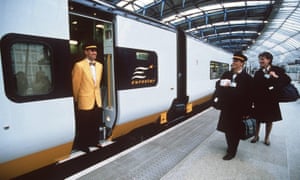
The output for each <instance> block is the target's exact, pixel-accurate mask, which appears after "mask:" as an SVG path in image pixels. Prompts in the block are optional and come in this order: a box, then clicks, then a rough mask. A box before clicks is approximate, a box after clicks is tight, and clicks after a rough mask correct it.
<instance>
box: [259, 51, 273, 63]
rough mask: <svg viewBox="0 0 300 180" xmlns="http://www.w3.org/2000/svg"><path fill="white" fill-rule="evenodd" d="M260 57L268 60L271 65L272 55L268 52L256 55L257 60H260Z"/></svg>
mask: <svg viewBox="0 0 300 180" xmlns="http://www.w3.org/2000/svg"><path fill="white" fill-rule="evenodd" d="M261 57H265V58H267V59H269V60H270V64H272V61H273V55H272V54H271V53H269V52H266V51H265V52H262V53H260V54H259V55H258V58H261Z"/></svg>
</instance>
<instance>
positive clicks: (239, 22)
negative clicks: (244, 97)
mask: <svg viewBox="0 0 300 180" xmlns="http://www.w3.org/2000/svg"><path fill="white" fill-rule="evenodd" d="M108 1H109V2H110V3H113V4H115V5H117V6H119V7H121V8H124V9H127V10H129V11H133V12H136V13H138V14H141V15H144V16H148V17H151V18H154V19H157V20H159V21H161V22H163V23H166V24H170V25H173V26H175V27H177V28H180V29H182V30H184V31H185V32H187V33H190V34H191V35H193V36H194V37H196V38H198V39H200V40H202V41H205V42H207V43H210V44H212V45H214V46H217V47H221V48H222V49H224V50H226V51H229V52H236V51H243V52H244V53H245V54H246V55H247V56H248V59H249V61H250V62H253V63H255V62H257V55H258V54H259V53H260V52H262V51H269V52H271V53H272V54H273V56H274V61H273V62H275V63H277V64H279V63H282V64H284V63H290V62H294V61H295V60H296V59H300V52H299V47H300V34H299V29H300V9H299V4H300V1H299V0H260V1H256V0H244V1H241V0H210V1H207V0H197V1H195V0H108Z"/></svg>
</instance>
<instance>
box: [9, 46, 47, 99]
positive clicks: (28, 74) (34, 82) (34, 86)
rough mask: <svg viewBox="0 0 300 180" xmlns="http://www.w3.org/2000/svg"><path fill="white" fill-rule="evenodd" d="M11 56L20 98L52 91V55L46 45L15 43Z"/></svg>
mask: <svg viewBox="0 0 300 180" xmlns="http://www.w3.org/2000/svg"><path fill="white" fill-rule="evenodd" d="M10 54H11V59H12V71H13V73H14V75H15V85H16V86H15V87H16V92H17V94H18V95H19V96H34V95H43V94H48V93H49V92H50V91H51V89H52V78H51V77H52V74H51V63H50V60H51V53H50V49H49V48H48V47H47V46H46V45H43V44H33V43H15V44H13V45H12V46H11V49H10Z"/></svg>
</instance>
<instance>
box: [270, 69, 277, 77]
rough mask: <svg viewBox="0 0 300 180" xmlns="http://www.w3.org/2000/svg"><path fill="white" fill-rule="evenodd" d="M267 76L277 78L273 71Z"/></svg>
mask: <svg viewBox="0 0 300 180" xmlns="http://www.w3.org/2000/svg"><path fill="white" fill-rule="evenodd" d="M269 74H270V76H273V77H274V78H279V76H278V75H277V74H276V73H275V72H274V71H270V72H269Z"/></svg>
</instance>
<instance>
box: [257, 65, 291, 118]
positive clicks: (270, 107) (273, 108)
mask: <svg viewBox="0 0 300 180" xmlns="http://www.w3.org/2000/svg"><path fill="white" fill-rule="evenodd" d="M269 71H274V72H275V73H276V74H277V75H278V76H279V78H274V77H266V76H265V73H264V72H263V70H262V69H260V70H258V71H257V72H256V73H255V75H254V106H255V108H254V117H255V118H256V119H257V120H258V121H259V122H273V121H279V120H282V117H281V112H280V107H279V103H278V96H279V92H280V89H282V88H283V87H284V86H285V85H287V84H288V83H290V81H291V79H290V78H289V77H288V76H287V75H286V74H285V71H284V69H282V68H280V67H277V66H271V68H270V70H269Z"/></svg>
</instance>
